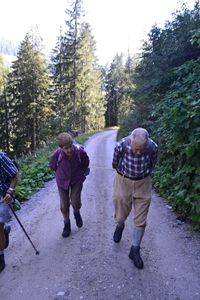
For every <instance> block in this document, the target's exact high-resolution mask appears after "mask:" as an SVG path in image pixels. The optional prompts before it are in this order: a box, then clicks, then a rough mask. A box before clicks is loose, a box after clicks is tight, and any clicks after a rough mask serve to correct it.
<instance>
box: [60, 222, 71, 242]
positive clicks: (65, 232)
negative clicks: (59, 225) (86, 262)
mask: <svg viewBox="0 0 200 300" xmlns="http://www.w3.org/2000/svg"><path fill="white" fill-rule="evenodd" d="M70 232H71V223H70V220H69V221H68V222H64V228H63V232H62V236H63V237H64V238H66V237H68V236H69V235H70Z"/></svg>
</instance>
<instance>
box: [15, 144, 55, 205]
mask: <svg viewBox="0 0 200 300" xmlns="http://www.w3.org/2000/svg"><path fill="white" fill-rule="evenodd" d="M55 147H56V143H51V144H49V145H48V146H46V147H44V148H43V149H40V150H37V152H36V153H35V155H29V156H27V157H24V158H21V159H19V160H17V162H18V164H19V167H20V179H19V181H18V184H17V187H16V198H17V199H18V200H20V201H24V200H27V199H28V198H29V196H30V195H31V194H32V193H33V192H35V191H37V190H39V189H40V188H41V187H42V186H43V185H44V182H45V181H47V180H49V179H51V178H53V177H54V174H53V172H52V171H51V170H50V168H49V166H48V158H49V156H50V154H51V152H52V151H53V149H55Z"/></svg>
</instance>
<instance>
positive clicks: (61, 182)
mask: <svg viewBox="0 0 200 300" xmlns="http://www.w3.org/2000/svg"><path fill="white" fill-rule="evenodd" d="M73 148H74V153H73V155H72V156H71V157H70V158H68V157H67V155H66V154H65V153H64V151H62V149H61V148H60V147H59V148H57V149H56V150H55V151H54V152H53V153H52V155H51V157H50V160H49V167H50V168H51V169H52V170H53V171H55V175H56V182H57V186H58V187H60V188H63V189H64V190H67V189H68V187H69V186H73V185H75V184H78V183H82V182H84V180H85V179H86V177H85V175H84V171H85V170H86V169H87V167H88V166H89V157H88V155H87V153H86V152H85V151H84V149H82V148H80V147H79V148H77V147H76V146H75V145H73ZM78 152H79V154H78ZM80 160H81V161H80Z"/></svg>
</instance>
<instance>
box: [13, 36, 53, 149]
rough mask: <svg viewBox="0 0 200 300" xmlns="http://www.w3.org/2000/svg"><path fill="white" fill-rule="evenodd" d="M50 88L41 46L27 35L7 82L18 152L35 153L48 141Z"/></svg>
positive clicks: (14, 138) (14, 140)
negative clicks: (42, 140) (46, 136)
mask: <svg viewBox="0 0 200 300" xmlns="http://www.w3.org/2000/svg"><path fill="white" fill-rule="evenodd" d="M48 86H49V78H48V69H47V64H46V61H45V59H44V56H43V54H42V52H41V51H40V45H39V44H38V40H37V39H33V37H32V36H31V35H30V33H28V34H26V36H25V38H24V40H23V41H22V43H21V45H20V48H19V51H18V53H17V59H16V61H15V62H14V63H13V65H12V71H11V73H10V74H9V78H8V95H9V111H10V121H11V124H10V135H11V142H12V146H13V148H14V150H15V152H18V153H21V152H27V151H33V152H34V151H35V150H36V147H38V146H39V144H40V141H41V139H43V138H45V136H44V134H46V127H47V125H46V124H45V123H46V120H47V117H48V115H49V113H50V111H49V104H48Z"/></svg>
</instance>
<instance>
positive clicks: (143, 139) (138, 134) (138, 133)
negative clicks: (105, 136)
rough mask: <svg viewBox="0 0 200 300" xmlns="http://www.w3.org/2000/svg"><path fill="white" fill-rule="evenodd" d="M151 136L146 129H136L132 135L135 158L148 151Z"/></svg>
mask: <svg viewBox="0 0 200 300" xmlns="http://www.w3.org/2000/svg"><path fill="white" fill-rule="evenodd" d="M148 138H149V134H148V131H147V130H146V129H144V128H136V129H134V130H133V131H132V133H131V148H132V152H133V154H134V155H135V156H140V155H143V154H144V153H145V152H146V149H147V143H148Z"/></svg>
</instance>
